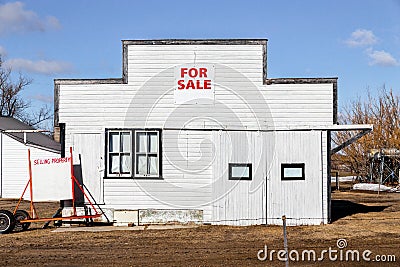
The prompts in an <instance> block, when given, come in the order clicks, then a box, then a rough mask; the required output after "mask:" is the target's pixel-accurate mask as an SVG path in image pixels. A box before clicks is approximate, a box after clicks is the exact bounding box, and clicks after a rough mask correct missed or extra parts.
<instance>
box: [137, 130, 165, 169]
mask: <svg viewBox="0 0 400 267" xmlns="http://www.w3.org/2000/svg"><path fill="white" fill-rule="evenodd" d="M159 141H160V132H159V131H151V130H146V131H141V130H137V131H135V177H160V176H161V175H160V142H159Z"/></svg>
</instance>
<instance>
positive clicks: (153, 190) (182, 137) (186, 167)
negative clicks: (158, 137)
mask: <svg viewBox="0 0 400 267" xmlns="http://www.w3.org/2000/svg"><path fill="white" fill-rule="evenodd" d="M162 143H163V158H162V165H163V179H118V178H108V179H104V201H105V203H106V204H107V205H108V206H109V207H112V208H115V209H181V210H184V209H201V210H203V215H204V219H205V220H207V221H209V220H210V219H211V208H210V203H211V190H212V189H211V186H212V185H211V182H212V178H211V177H212V161H213V154H214V153H213V149H214V148H213V144H212V142H211V133H210V132H206V131H201V132H198V131H182V132H180V131H176V130H171V131H168V130H165V131H163V132H162Z"/></svg>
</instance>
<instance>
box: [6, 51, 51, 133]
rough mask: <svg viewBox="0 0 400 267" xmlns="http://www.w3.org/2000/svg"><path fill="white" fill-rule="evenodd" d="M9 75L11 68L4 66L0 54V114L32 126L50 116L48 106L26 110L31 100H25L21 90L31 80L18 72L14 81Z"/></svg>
mask: <svg viewBox="0 0 400 267" xmlns="http://www.w3.org/2000/svg"><path fill="white" fill-rule="evenodd" d="M11 76H12V70H11V68H7V67H4V65H3V62H2V59H1V55H0V116H3V117H14V118H17V119H19V120H21V121H23V122H25V123H27V124H28V125H30V126H33V127H37V126H38V125H40V123H42V122H44V121H46V120H49V119H50V118H52V111H51V109H50V108H49V107H48V106H44V107H42V108H40V109H39V110H38V111H35V112H28V110H29V108H30V107H31V102H30V101H28V100H25V99H24V98H23V97H22V96H21V92H22V91H23V90H24V89H25V88H26V87H27V86H28V85H29V84H31V83H32V80H31V79H28V78H26V77H24V76H22V75H21V74H19V75H18V78H17V79H16V81H14V80H13V79H12V77H11Z"/></svg>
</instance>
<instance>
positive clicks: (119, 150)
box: [107, 131, 132, 176]
mask: <svg viewBox="0 0 400 267" xmlns="http://www.w3.org/2000/svg"><path fill="white" fill-rule="evenodd" d="M131 140H132V135H131V132H130V131H109V132H108V157H107V160H108V168H107V170H108V175H110V176H130V175H131V174H132V157H131V155H132V145H131Z"/></svg>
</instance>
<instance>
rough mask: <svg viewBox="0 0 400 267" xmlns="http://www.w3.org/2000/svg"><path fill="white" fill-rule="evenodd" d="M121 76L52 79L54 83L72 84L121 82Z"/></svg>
mask: <svg viewBox="0 0 400 267" xmlns="http://www.w3.org/2000/svg"><path fill="white" fill-rule="evenodd" d="M122 83H124V80H123V79H122V78H106V79H54V85H60V84H61V85H73V84H122Z"/></svg>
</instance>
